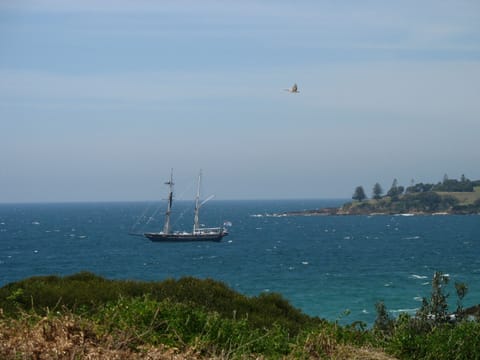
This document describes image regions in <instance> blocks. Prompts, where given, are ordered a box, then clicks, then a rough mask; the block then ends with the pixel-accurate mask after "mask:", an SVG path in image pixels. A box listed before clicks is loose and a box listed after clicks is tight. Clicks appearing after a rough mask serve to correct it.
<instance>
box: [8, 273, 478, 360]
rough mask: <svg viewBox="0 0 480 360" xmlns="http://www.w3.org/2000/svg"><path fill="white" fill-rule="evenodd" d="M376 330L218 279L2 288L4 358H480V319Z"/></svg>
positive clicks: (53, 282)
mask: <svg viewBox="0 0 480 360" xmlns="http://www.w3.org/2000/svg"><path fill="white" fill-rule="evenodd" d="M377 311H378V318H377V319H378V320H377V321H376V325H375V326H374V328H373V329H367V328H366V326H365V324H363V323H358V322H355V323H352V324H351V325H347V326H340V325H339V324H338V323H337V322H327V321H325V320H321V319H318V318H314V317H310V316H307V315H305V314H303V313H302V312H301V311H299V310H298V309H295V308H293V307H292V306H291V305H290V304H289V303H288V302H287V301H286V300H284V299H283V298H282V297H281V296H280V295H279V294H268V295H262V296H258V297H246V296H243V295H241V294H238V293H236V292H234V291H233V290H231V289H229V288H228V287H226V286H225V285H224V284H223V283H220V282H216V281H213V280H199V279H194V278H184V279H180V280H166V281H163V282H134V281H121V280H115V281H114V280H107V279H104V278H101V277H98V276H96V275H94V274H90V273H79V274H75V275H72V276H66V277H56V276H47V277H34V278H30V279H25V280H23V281H20V282H16V283H12V284H8V285H6V286H4V287H3V288H0V358H1V359H84V358H91V359H115V358H116V359H250V358H252V359H253V358H254V359H378V360H389V359H438V360H442V359H452V358H456V359H480V323H479V322H477V321H461V322H459V323H457V324H450V323H440V322H438V323H435V322H432V321H431V319H429V318H428V317H427V318H425V319H424V320H421V319H419V318H415V317H410V316H408V315H406V314H404V315H402V316H400V318H398V319H390V318H389V316H388V312H387V311H386V308H385V306H379V307H377Z"/></svg>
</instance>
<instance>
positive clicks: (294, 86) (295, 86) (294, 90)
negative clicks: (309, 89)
mask: <svg viewBox="0 0 480 360" xmlns="http://www.w3.org/2000/svg"><path fill="white" fill-rule="evenodd" d="M284 90H285V91H288V92H289V93H292V94H298V93H299V92H300V91H298V86H297V84H293V86H292V87H291V88H290V89H284Z"/></svg>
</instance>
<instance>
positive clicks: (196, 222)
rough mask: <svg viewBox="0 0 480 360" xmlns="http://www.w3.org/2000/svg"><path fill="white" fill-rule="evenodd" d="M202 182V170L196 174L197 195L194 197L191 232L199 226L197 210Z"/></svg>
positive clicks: (194, 231) (195, 230)
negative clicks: (193, 215)
mask: <svg viewBox="0 0 480 360" xmlns="http://www.w3.org/2000/svg"><path fill="white" fill-rule="evenodd" d="M201 182H202V170H200V173H199V174H198V184H197V196H196V197H195V217H194V220H193V233H194V234H195V233H196V232H197V231H198V229H199V228H200V226H199V224H198V212H199V210H200V185H201Z"/></svg>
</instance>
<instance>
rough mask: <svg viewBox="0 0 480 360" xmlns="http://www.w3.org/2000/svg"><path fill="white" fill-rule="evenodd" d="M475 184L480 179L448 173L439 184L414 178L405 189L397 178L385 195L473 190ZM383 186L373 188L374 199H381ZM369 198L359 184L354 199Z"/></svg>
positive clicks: (391, 196) (396, 195) (394, 197)
mask: <svg viewBox="0 0 480 360" xmlns="http://www.w3.org/2000/svg"><path fill="white" fill-rule="evenodd" d="M475 186H480V180H476V181H471V180H470V179H467V178H466V177H465V175H462V176H461V177H460V180H456V179H449V178H448V175H446V174H445V175H444V177H443V181H442V182H438V183H437V184H428V183H427V184H424V183H418V184H414V181H413V180H412V182H411V185H410V186H409V187H407V188H406V189H405V187H403V186H400V185H398V181H397V179H394V180H393V183H392V186H391V187H390V189H389V190H388V191H387V193H386V194H385V196H388V197H390V198H392V200H398V197H399V196H400V195H402V194H404V193H405V194H413V193H424V192H429V191H443V192H472V191H474V188H475ZM382 195H383V189H382V186H381V185H380V184H379V183H378V182H377V183H375V185H374V186H373V189H372V199H375V200H379V199H381V198H382V197H383V196H382ZM366 198H367V195H366V194H365V190H364V189H363V187H362V186H357V187H356V188H355V191H354V193H353V196H352V199H353V200H357V201H363V200H365V199H366Z"/></svg>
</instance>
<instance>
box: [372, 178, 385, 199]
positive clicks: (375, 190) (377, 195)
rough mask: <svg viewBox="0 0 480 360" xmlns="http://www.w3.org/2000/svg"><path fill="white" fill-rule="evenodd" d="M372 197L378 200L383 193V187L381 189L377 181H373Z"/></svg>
mask: <svg viewBox="0 0 480 360" xmlns="http://www.w3.org/2000/svg"><path fill="white" fill-rule="evenodd" d="M372 193H373V196H372V197H373V198H374V199H375V200H378V199H380V198H381V197H382V194H383V189H382V186H381V185H380V184H379V183H378V182H377V183H375V185H373V191H372Z"/></svg>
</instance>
